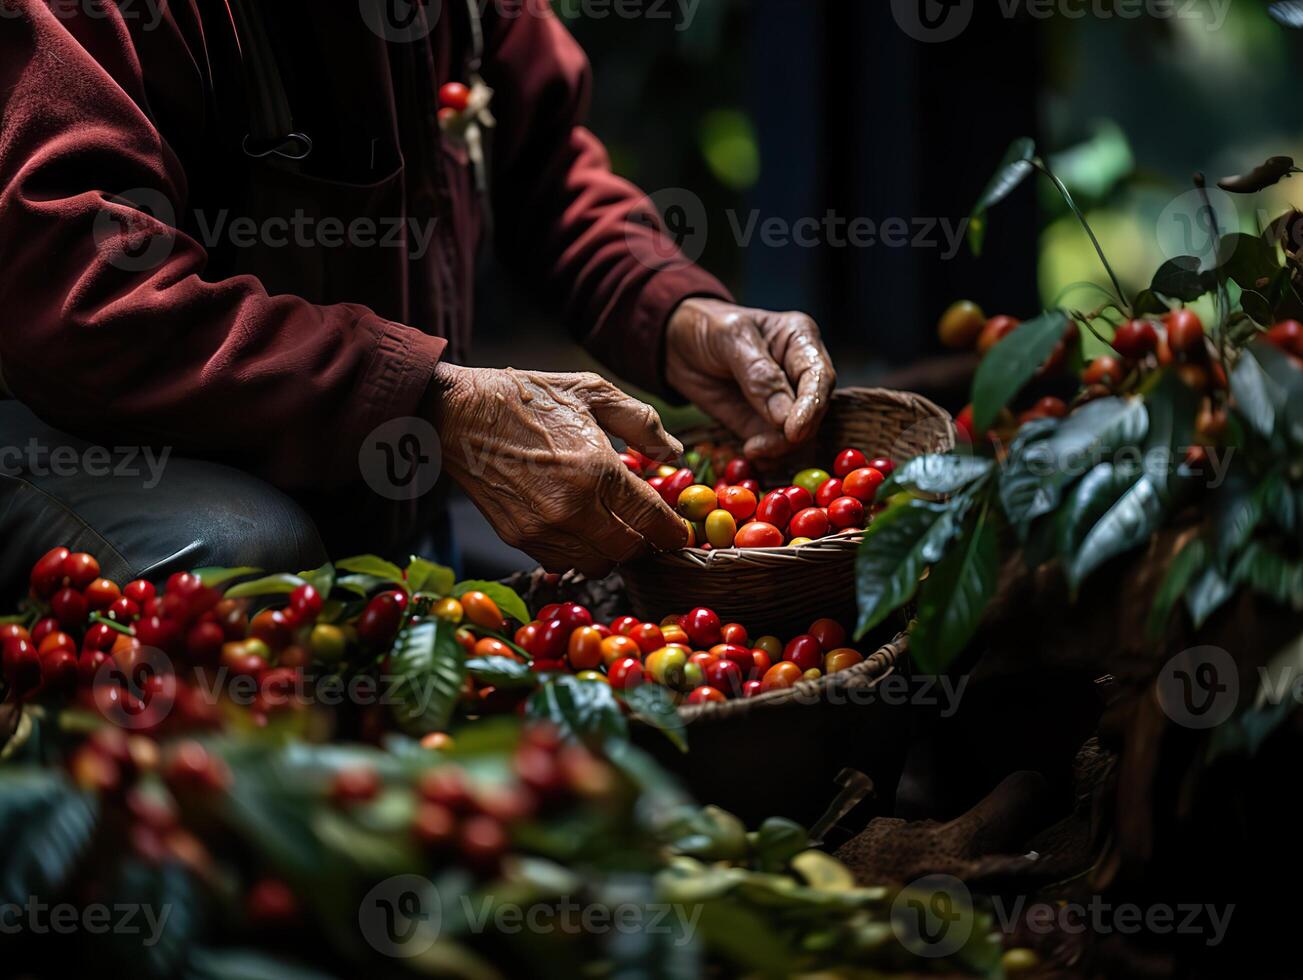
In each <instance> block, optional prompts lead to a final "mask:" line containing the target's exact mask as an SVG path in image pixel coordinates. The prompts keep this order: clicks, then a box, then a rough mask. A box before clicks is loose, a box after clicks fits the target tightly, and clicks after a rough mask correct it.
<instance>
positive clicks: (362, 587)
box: [335, 575, 392, 596]
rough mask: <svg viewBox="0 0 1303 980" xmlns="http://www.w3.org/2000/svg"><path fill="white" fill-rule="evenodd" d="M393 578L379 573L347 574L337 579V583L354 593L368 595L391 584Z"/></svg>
mask: <svg viewBox="0 0 1303 980" xmlns="http://www.w3.org/2000/svg"><path fill="white" fill-rule="evenodd" d="M391 584H392V580H391V579H388V578H381V577H380V576H379V575H345V576H343V577H342V578H339V579H336V580H335V585H337V586H338V587H339V588H341V589H344V590H345V591H347V592H352V593H353V594H354V595H359V596H368V595H370V594H371V593H372V592H374V591H375V590H376V589H379V588H383V587H385V586H388V585H391Z"/></svg>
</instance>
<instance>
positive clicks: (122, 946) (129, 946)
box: [108, 859, 201, 980]
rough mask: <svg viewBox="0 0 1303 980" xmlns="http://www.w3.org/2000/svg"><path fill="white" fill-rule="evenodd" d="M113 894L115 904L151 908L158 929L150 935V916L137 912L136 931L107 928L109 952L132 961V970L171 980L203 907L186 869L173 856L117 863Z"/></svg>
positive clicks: (187, 950)
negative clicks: (158, 861)
mask: <svg viewBox="0 0 1303 980" xmlns="http://www.w3.org/2000/svg"><path fill="white" fill-rule="evenodd" d="M112 895H113V900H114V903H115V904H116V905H119V906H122V907H126V908H136V909H151V910H153V911H154V914H155V916H156V917H157V922H158V926H157V932H158V934H157V935H156V936H154V935H151V929H150V926H149V923H148V920H146V919H145V917H144V916H143V915H142V916H140V917H139V918H140V920H141V921H140V922H139V923H138V925H139V927H140V931H139V932H136V933H133V932H129V931H117V930H115V931H113V932H111V933H110V934H109V937H108V938H109V943H110V946H111V952H110V954H109V955H110V956H111V958H112V959H113V960H116V961H118V962H122V963H130V964H131V965H132V971H131V972H132V975H133V976H138V977H156V978H158V980H170V978H172V977H175V976H177V975H179V973H180V972H181V969H182V967H183V964H184V963H185V962H186V960H187V958H188V957H189V953H190V944H191V943H192V942H193V941H194V939H195V934H196V932H197V931H198V929H199V918H200V912H201V908H200V897H199V895H198V893H197V891H196V889H195V885H194V882H193V881H192V880H191V878H190V874H189V872H188V871H186V869H185V868H184V867H183V866H182V865H180V864H177V863H175V862H169V863H167V864H163V865H159V866H155V865H150V864H145V863H144V862H143V861H140V860H138V859H129V860H128V861H127V862H126V863H125V864H123V865H122V867H121V871H120V873H119V875H118V880H117V882H116V884H115V887H114V888H113V889H112ZM164 916H166V918H164ZM150 940H154V941H152V942H151V941H150Z"/></svg>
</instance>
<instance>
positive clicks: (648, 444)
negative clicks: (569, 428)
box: [576, 375, 683, 460]
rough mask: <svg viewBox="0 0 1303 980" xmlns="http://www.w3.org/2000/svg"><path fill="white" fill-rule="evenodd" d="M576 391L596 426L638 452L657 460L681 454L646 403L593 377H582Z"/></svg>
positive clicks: (678, 445) (681, 445)
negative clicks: (590, 413)
mask: <svg viewBox="0 0 1303 980" xmlns="http://www.w3.org/2000/svg"><path fill="white" fill-rule="evenodd" d="M576 390H577V391H578V392H579V393H580V394H581V395H582V397H583V399H584V402H585V404H587V405H588V408H589V410H590V411H592V413H593V418H595V419H596V420H597V424H598V425H600V426H601V427H602V428H603V429H605V430H606V431H607V432H609V433H610V434H611V435H613V436H615V437H616V438H618V439H623V440H624V441H625V442H627V443H628V444H629V445H630V446H632V447H633V448H634V449H636V450H638V451H639V452H640V453H643V454H645V455H647V456H650V457H651V458H652V459H657V460H668V459H675V458H677V457H679V456H681V455H683V444H682V443H680V442H679V440H677V439H675V438H674V437H673V436H672V435H670V434H669V433H668V432H666V431H665V427H664V426H663V425H662V424H661V417H660V415H658V414H657V413H656V409H654V408H652V407H651V406H650V405H648V404H647V403H646V402H641V401H639V400H638V399H636V398H633V397H631V396H630V395H626V394H625V393H624V392H623V391H621V390H620V389H619V388H617V387H616V386H615V385H613V384H611V383H610V382H609V381H606V380H605V379H603V378H600V377H598V376H597V375H592V376H591V378H589V377H588V376H586V377H585V381H584V383H583V384H582V385H581V386H580V387H579V388H578V389H576Z"/></svg>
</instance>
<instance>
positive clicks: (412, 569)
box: [407, 555, 456, 599]
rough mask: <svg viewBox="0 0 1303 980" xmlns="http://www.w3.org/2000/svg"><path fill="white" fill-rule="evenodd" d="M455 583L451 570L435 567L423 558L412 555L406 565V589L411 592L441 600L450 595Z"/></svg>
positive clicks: (440, 566) (439, 566)
mask: <svg viewBox="0 0 1303 980" xmlns="http://www.w3.org/2000/svg"><path fill="white" fill-rule="evenodd" d="M455 581H456V576H455V575H454V574H453V571H452V569H451V568H445V567H444V566H442V565H436V564H435V563H434V562H432V561H428V560H426V559H425V558H418V557H416V556H415V555H413V556H412V560H411V561H410V562H409V563H408V565H407V587H408V588H409V589H411V590H412V591H413V592H428V593H430V594H431V595H435V596H438V597H439V598H440V599H442V598H443V597H444V596H446V595H450V594H451V593H452V587H453V583H454V582H455Z"/></svg>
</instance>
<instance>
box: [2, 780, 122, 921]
mask: <svg viewBox="0 0 1303 980" xmlns="http://www.w3.org/2000/svg"><path fill="white" fill-rule="evenodd" d="M98 815H99V805H98V801H97V800H96V799H95V797H93V796H90V795H89V794H86V793H83V792H81V791H80V790H78V789H77V788H76V787H74V786H73V785H72V784H71V783H70V782H68V780H67V779H66V777H64V776H63V774H62V773H61V772H58V771H56V770H53V769H49V770H46V769H29V768H6V769H3V770H0V839H3V840H4V842H5V846H4V851H3V855H2V856H0V907H8V906H10V905H13V906H15V907H26V904H27V902H28V900H29V899H30V898H31V897H32V896H50V895H54V894H57V893H58V891H59V889H61V888H62V886H63V885H64V883H65V882H66V881H67V880H68V877H69V875H70V874H71V873H72V871H73V869H74V868H75V866H76V864H77V861H78V860H79V859H80V858H81V856H82V854H83V853H84V852H85V850H86V848H87V847H88V846H89V845H90V842H91V837H92V835H93V834H94V832H95V826H96V822H97V819H98Z"/></svg>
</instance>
